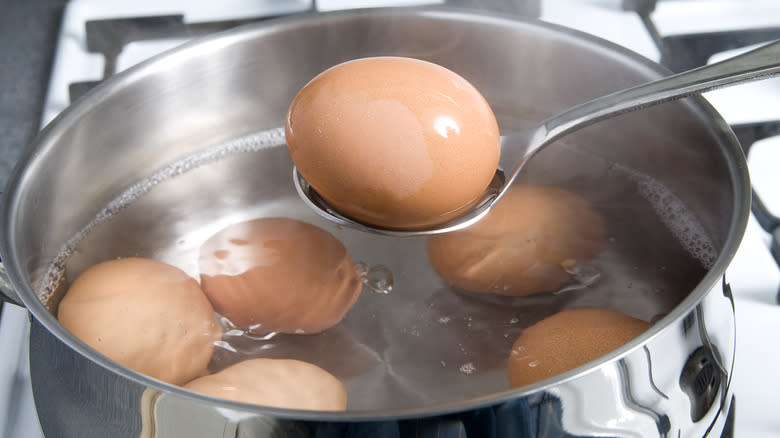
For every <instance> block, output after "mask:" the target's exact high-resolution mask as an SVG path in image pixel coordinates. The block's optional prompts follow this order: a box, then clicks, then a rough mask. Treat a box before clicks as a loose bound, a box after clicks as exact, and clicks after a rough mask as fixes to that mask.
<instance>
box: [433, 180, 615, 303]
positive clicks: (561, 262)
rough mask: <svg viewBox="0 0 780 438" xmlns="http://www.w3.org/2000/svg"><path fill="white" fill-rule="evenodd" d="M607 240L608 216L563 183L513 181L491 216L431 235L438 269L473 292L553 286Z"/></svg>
mask: <svg viewBox="0 0 780 438" xmlns="http://www.w3.org/2000/svg"><path fill="white" fill-rule="evenodd" d="M605 246H606V239H605V235H604V221H603V219H602V218H601V216H600V215H599V214H598V213H597V212H595V211H594V210H593V209H592V208H591V207H590V205H589V204H588V202H587V201H586V200H585V199H582V198H581V197H579V196H577V195H575V194H573V193H571V192H568V191H566V190H563V189H559V188H555V187H545V186H533V185H514V186H512V187H511V188H510V189H509V191H508V192H507V193H506V195H504V198H503V199H502V200H501V201H499V202H498V204H496V206H495V207H494V208H493V210H491V211H490V212H489V213H488V214H487V216H486V217H485V218H484V219H482V220H481V221H479V222H477V223H476V224H474V225H472V226H470V227H468V228H466V229H464V230H460V231H454V232H451V233H446V234H440V235H436V236H433V237H431V238H429V239H428V240H427V241H426V250H427V253H428V259H429V260H430V262H431V265H432V266H433V268H434V270H435V271H436V272H437V273H438V274H439V276H441V277H442V278H443V279H444V280H445V281H447V282H448V283H450V284H452V285H453V286H456V287H459V288H461V289H465V290H468V291H471V292H491V293H496V294H502V295H515V296H518V295H530V294H535V293H539V292H554V291H556V290H558V289H560V288H561V287H562V286H563V285H564V284H565V283H566V282H567V281H569V280H570V278H571V275H570V274H569V272H567V271H568V270H569V268H570V266H571V265H573V264H574V263H576V262H578V261H583V260H588V259H590V258H593V257H595V256H596V255H597V254H598V253H599V252H600V251H601V250H602V249H604V247H605Z"/></svg>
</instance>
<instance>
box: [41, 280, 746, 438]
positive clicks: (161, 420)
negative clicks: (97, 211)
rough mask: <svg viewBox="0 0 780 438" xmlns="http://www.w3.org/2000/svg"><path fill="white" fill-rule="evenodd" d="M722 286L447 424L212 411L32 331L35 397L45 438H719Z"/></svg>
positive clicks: (724, 349) (439, 419)
mask: <svg viewBox="0 0 780 438" xmlns="http://www.w3.org/2000/svg"><path fill="white" fill-rule="evenodd" d="M725 287H726V285H725V283H722V284H718V285H717V286H716V287H715V288H714V289H713V291H712V292H711V293H710V294H709V295H707V297H705V298H704V299H703V300H702V302H701V303H699V304H698V305H697V306H696V307H695V308H694V309H693V310H692V311H691V312H690V313H688V314H687V315H685V317H684V318H682V319H680V320H677V321H675V322H674V323H673V324H671V325H669V326H667V327H666V328H665V330H664V331H663V332H661V333H659V335H658V336H656V337H654V338H653V339H651V340H649V341H648V342H646V343H644V344H643V345H641V346H639V347H636V348H633V349H632V350H631V351H630V352H629V353H628V354H626V355H624V356H623V357H621V358H620V359H619V360H614V361H610V362H608V363H605V364H602V365H600V366H597V367H592V368H590V369H588V370H586V371H584V372H581V373H577V374H576V375H571V373H569V374H570V375H569V376H568V378H567V379H562V381H560V382H556V383H555V384H553V385H545V387H544V388H541V389H539V390H537V391H530V392H525V393H524V394H522V393H521V394H518V395H517V396H515V397H502V398H504V400H498V401H496V402H494V403H491V402H487V403H484V404H482V405H480V406H474V407H473V408H472V409H470V410H465V411H464V410H455V411H454V412H451V413H447V414H445V415H426V413H425V412H420V413H419V415H414V416H403V417H400V418H395V417H377V418H371V420H372V421H363V422H354V421H347V422H343V421H338V420H332V419H327V418H322V419H317V418H314V419H310V420H309V421H299V420H295V419H291V418H285V417H281V416H277V417H274V416H273V415H268V414H262V413H258V412H257V411H256V410H245V409H242V408H240V407H233V406H230V407H226V406H223V407H216V406H215V405H214V404H211V403H208V402H206V401H203V400H196V399H194V398H189V397H181V396H180V395H179V394H173V393H168V392H166V391H160V390H158V389H153V388H149V387H144V386H143V385H138V384H135V383H133V382H130V381H129V380H127V379H125V378H123V377H122V376H120V375H117V374H116V373H113V372H111V371H110V370H107V369H105V368H104V367H101V366H100V365H97V364H95V363H94V362H91V361H87V360H84V358H83V357H82V356H81V355H79V354H78V353H77V352H75V351H74V350H73V349H71V348H69V347H68V346H66V345H65V344H63V343H62V342H61V341H60V340H59V339H57V338H56V337H55V336H53V335H52V334H51V333H50V331H49V330H47V329H46V328H45V327H43V326H42V325H40V324H38V323H34V324H33V327H32V332H31V350H30V355H31V364H32V370H31V371H32V374H33V377H34V378H33V391H34V393H35V396H36V400H37V401H38V402H37V404H38V410H39V417H40V419H41V424H42V426H43V429H44V431H45V432H46V436H47V437H55V438H56V437H76V436H78V437H84V438H89V437H96V438H97V437H105V436H117V437H119V436H121V437H125V436H127V437H139V438H152V437H154V438H186V437H192V438H200V437H203V438H217V437H218V438H234V437H235V438H242V437H254V438H266V437H283V436H284V437H326V438H329V437H342V436H382V437H399V438H400V437H406V436H419V437H423V438H426V437H431V438H433V437H439V438H441V437H443V438H455V437H463V436H468V437H472V436H476V437H501V438H504V437H506V438H510V437H523V438H525V437H534V438H562V437H571V436H578V437H602V436H614V437H719V436H720V433H721V431H722V429H723V425H724V423H725V421H726V413H727V412H728V410H729V406H730V403H731V395H732V393H733V389H732V388H731V386H730V384H731V381H730V376H731V372H732V367H733V364H734V342H735V332H734V329H735V327H734V314H733V307H732V306H733V301H732V299H731V296H730V293H726V292H725V291H726V289H725ZM700 351H705V352H706V354H707V355H709V357H712V358H715V360H717V361H718V362H719V363H720V364H721V365H722V366H723V367H724V369H723V371H724V372H723V373H716V374H715V378H716V379H717V389H716V391H715V393H714V395H715V397H714V398H713V399H711V401H710V402H709V403H708V404H707V405H706V406H704V405H701V404H700V402H697V404H696V406H697V409H700V411H699V415H697V416H695V417H694V416H692V414H691V407H692V406H693V404H692V401H691V398H690V397H691V395H690V393H689V392H688V391H687V388H686V387H685V386H684V385H680V383H679V379H680V378H681V376H683V375H685V372H686V367H687V366H688V365H689V358H690V356H691V355H692V354H697V352H700ZM53 364H56V367H54V366H52V365H53ZM708 376H709V375H708ZM118 394H122V396H121V397H118V396H117V395H118ZM74 415H75V416H77V417H79V418H85V419H86V418H87V417H90V418H89V420H88V421H89V423H88V426H87V424H85V423H84V422H83V421H84V420H82V421H73V420H74ZM93 415H94V416H93ZM365 420H367V419H365ZM360 433H363V434H365V435H358V434H360Z"/></svg>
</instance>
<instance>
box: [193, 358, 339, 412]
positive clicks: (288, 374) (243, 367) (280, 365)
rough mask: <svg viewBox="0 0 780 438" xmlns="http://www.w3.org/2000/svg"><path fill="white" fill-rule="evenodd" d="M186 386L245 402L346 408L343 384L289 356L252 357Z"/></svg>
mask: <svg viewBox="0 0 780 438" xmlns="http://www.w3.org/2000/svg"><path fill="white" fill-rule="evenodd" d="M184 388H185V389H189V390H190V391H195V392H199V393H202V394H206V395H209V396H212V397H217V398H224V399H227V400H233V401H237V402H242V403H251V404H256V405H263V406H272V407H276V408H287V409H305V410H311V411H343V410H345V409H346V408H347V391H346V389H344V385H343V384H342V383H341V381H339V379H337V378H336V377H334V376H333V375H331V374H330V373H328V372H327V371H325V370H323V369H322V368H320V367H318V366H316V365H312V364H310V363H308V362H302V361H299V360H289V359H249V360H245V361H243V362H239V363H237V364H235V365H232V366H230V367H228V368H225V369H224V370H222V371H220V372H218V373H215V374H212V375H209V376H204V377H201V378H198V379H196V380H193V381H192V382H190V383H188V384H186V385H184Z"/></svg>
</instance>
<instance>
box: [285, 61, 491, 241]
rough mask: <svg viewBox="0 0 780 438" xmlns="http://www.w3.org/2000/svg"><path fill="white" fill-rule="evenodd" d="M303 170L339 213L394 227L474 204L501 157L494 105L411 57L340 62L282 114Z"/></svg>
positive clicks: (439, 218)
mask: <svg viewBox="0 0 780 438" xmlns="http://www.w3.org/2000/svg"><path fill="white" fill-rule="evenodd" d="M286 139H287V146H288V149H289V151H290V155H291V157H292V159H293V162H294V163H295V166H296V167H297V169H298V171H299V172H300V173H301V175H302V176H303V177H304V178H305V179H306V181H307V182H308V183H309V184H311V186H312V187H313V188H314V189H315V190H316V191H317V193H318V194H319V195H320V196H321V197H322V198H323V199H325V200H326V201H327V202H328V204H330V205H331V206H333V207H334V208H335V209H336V210H338V211H339V212H341V213H342V214H344V215H346V216H349V217H351V218H354V219H357V220H358V221H362V222H364V223H367V224H370V225H374V226H379V227H384V228H394V229H414V228H422V227H427V226H432V225H436V224H440V223H443V222H446V221H447V220H450V219H453V218H454V217H456V216H458V215H459V214H461V213H463V212H464V211H466V210H467V209H468V208H470V207H471V206H472V205H473V204H474V203H475V202H476V201H477V200H478V199H479V198H480V197H481V195H482V193H483V192H484V191H485V189H486V188H487V186H488V184H489V183H490V181H491V179H492V178H493V175H494V173H495V171H496V167H497V166H498V159H499V153H500V134H499V131H498V124H497V123H496V119H495V117H494V115H493V112H492V110H491V109H490V106H489V105H488V103H487V101H486V100H485V99H484V98H483V97H482V95H481V94H480V93H479V91H477V89H476V88H474V86H472V85H471V84H470V83H469V82H468V81H466V80H465V79H464V78H462V77H461V76H459V75H457V74H456V73H454V72H452V71H450V70H448V69H446V68H444V67H441V66H439V65H436V64H433V63H430V62H426V61H422V60H417V59H411V58H400V57H377V58H364V59H357V60H352V61H348V62H345V63H343V64H339V65H337V66H335V67H332V68H330V69H328V70H326V71H325V72H323V73H321V74H319V75H318V76H317V77H315V78H314V79H312V80H311V82H309V83H308V84H307V85H306V86H304V87H303V88H302V89H301V90H300V92H299V93H298V95H297V96H296V97H295V99H294V100H293V102H292V105H291V106H290V110H289V113H288V116H287V123H286Z"/></svg>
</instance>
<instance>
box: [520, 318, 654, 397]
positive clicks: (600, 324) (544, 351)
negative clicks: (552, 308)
mask: <svg viewBox="0 0 780 438" xmlns="http://www.w3.org/2000/svg"><path fill="white" fill-rule="evenodd" d="M648 328H650V323H648V322H645V321H642V320H640V319H636V318H632V317H630V316H626V315H623V314H622V313H618V312H615V311H613V310H609V309H576V310H564V311H562V312H559V313H556V314H554V315H552V316H550V317H547V318H545V319H543V320H541V321H539V322H537V323H536V324H534V325H532V326H531V327H528V328H527V329H525V330H523V332H522V333H521V334H520V337H518V338H517V340H516V341H515V343H514V345H512V352H511V353H510V355H509V364H508V368H509V383H510V385H511V386H512V387H513V388H518V387H521V386H525V385H530V384H532V383H535V382H538V381H541V380H544V379H546V378H548V377H552V376H556V375H558V374H561V373H564V372H566V371H569V370H571V369H574V368H576V367H578V366H580V365H584V364H586V363H588V362H590V361H592V360H594V359H597V358H599V357H601V356H603V355H605V354H607V353H609V352H610V351H612V350H614V349H616V348H618V347H620V346H621V345H623V344H625V343H626V342H628V341H630V340H632V339H634V338H635V337H637V336H639V335H640V334H642V333H643V332H644V331H645V330H647V329H648Z"/></svg>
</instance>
